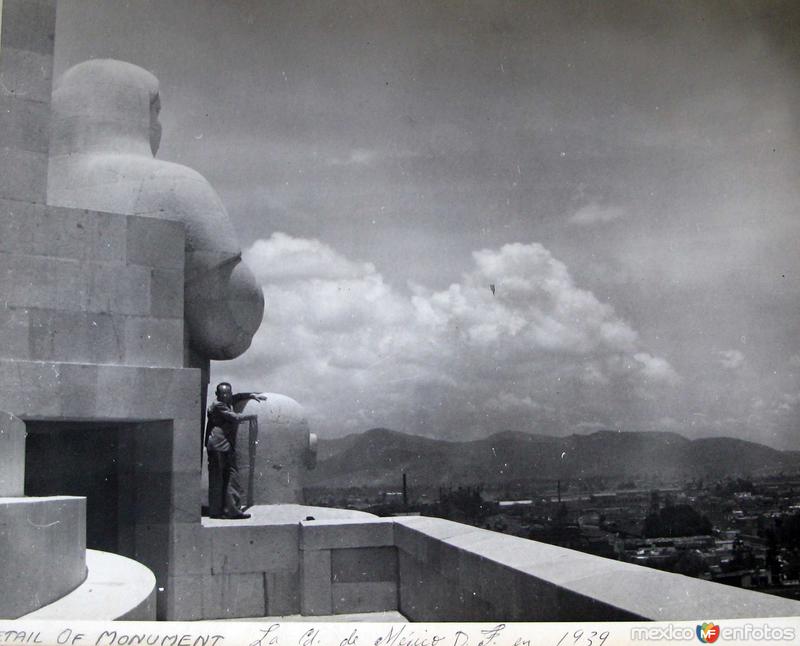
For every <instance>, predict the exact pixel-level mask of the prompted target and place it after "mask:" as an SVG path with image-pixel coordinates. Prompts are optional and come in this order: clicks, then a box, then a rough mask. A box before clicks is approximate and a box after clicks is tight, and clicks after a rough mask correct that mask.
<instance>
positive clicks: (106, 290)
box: [0, 50, 184, 367]
mask: <svg viewBox="0 0 800 646" xmlns="http://www.w3.org/2000/svg"><path fill="white" fill-rule="evenodd" d="M3 51H4V52H5V50H3ZM183 238H184V233H183V227H182V226H181V225H180V224H178V223H176V222H168V221H163V220H156V219H153V218H144V217H136V216H124V215H115V214H109V213H98V212H94V211H83V210H77V209H66V208H59V207H53V206H45V205H41V204H33V203H26V202H20V201H15V200H7V199H6V200H4V199H0V293H2V294H3V300H2V302H0V327H2V329H3V330H4V342H3V344H2V345H0V358H7V359H22V360H31V361H64V362H75V363H93V364H124V365H134V366H149V367H181V366H182V365H183V352H184V339H183V332H184V330H183V263H184V255H183V248H184V241H183Z"/></svg>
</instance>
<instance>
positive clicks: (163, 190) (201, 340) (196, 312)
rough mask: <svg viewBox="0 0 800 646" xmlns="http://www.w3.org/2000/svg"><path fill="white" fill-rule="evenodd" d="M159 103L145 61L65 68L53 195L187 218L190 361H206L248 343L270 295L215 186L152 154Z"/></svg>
mask: <svg viewBox="0 0 800 646" xmlns="http://www.w3.org/2000/svg"><path fill="white" fill-rule="evenodd" d="M159 110H160V97H159V92H158V80H157V79H156V77H155V76H153V75H152V74H150V73H149V72H147V71H146V70H144V69H142V68H140V67H137V66H135V65H131V64H130V63H124V62H121V61H115V60H91V61H86V62H84V63H80V64H78V65H76V66H74V67H72V68H71V69H69V70H67V71H66V72H65V73H64V74H63V76H62V77H61V78H60V79H59V80H58V81H57V83H56V85H55V89H54V92H53V100H52V134H51V140H50V165H49V168H48V184H47V201H48V203H50V204H53V205H59V206H68V207H73V208H84V209H93V210H97V211H108V212H114V213H124V214H127V215H143V216H150V217H155V218H163V219H169V220H177V221H179V222H181V223H182V224H183V225H184V227H185V230H186V267H185V279H184V280H185V282H184V321H185V326H186V336H187V339H188V350H189V352H188V353H187V357H186V362H185V363H186V365H192V366H196V367H201V368H206V369H207V363H208V360H211V359H214V360H222V359H232V358H234V357H237V356H239V355H240V354H242V353H243V352H244V351H245V350H246V349H247V348H248V347H249V345H250V341H251V339H252V337H253V335H254V334H255V332H256V330H257V329H258V327H259V325H260V323H261V319H262V316H263V311H264V299H263V295H262V293H261V290H260V289H259V288H258V286H257V284H256V282H255V279H254V277H253V275H252V273H251V272H250V270H249V269H248V268H247V266H246V265H245V264H244V263H243V262H242V259H241V249H240V247H239V243H238V241H237V239H236V235H235V232H234V230H233V226H232V224H231V221H230V219H229V217H228V214H227V212H226V211H225V207H224V206H223V204H222V202H221V201H220V199H219V197H218V196H217V194H216V192H215V191H214V189H213V188H212V187H211V185H210V184H209V183H208V182H207V181H206V179H205V178H204V177H203V176H202V175H200V174H199V173H197V172H196V171H194V170H192V169H191V168H187V167H186V166H182V165H180V164H174V163H170V162H165V161H161V160H157V159H155V158H154V155H155V154H156V152H157V150H158V146H159V142H160V139H161V125H160V123H159V121H158V113H159Z"/></svg>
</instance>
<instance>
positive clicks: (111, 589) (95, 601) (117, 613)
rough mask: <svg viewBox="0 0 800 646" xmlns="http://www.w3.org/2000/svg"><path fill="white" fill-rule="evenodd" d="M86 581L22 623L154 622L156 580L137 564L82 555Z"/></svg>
mask: <svg viewBox="0 0 800 646" xmlns="http://www.w3.org/2000/svg"><path fill="white" fill-rule="evenodd" d="M86 566H87V571H88V574H87V576H86V580H85V581H84V582H83V583H82V584H81V585H79V586H78V587H77V588H75V590H73V591H72V592H70V593H69V594H67V595H66V596H64V597H62V598H61V599H58V600H57V601H55V602H53V603H51V604H49V605H47V606H44V607H43V608H40V609H39V610H36V611H34V612H31V613H29V614H27V615H25V616H24V617H22V618H23V619H36V620H40V619H70V620H81V619H91V620H94V621H98V620H116V619H119V620H126V621H154V620H155V618H156V596H155V594H156V577H155V576H154V575H153V573H152V572H151V571H150V570H149V569H147V568H146V567H145V566H144V565H142V564H141V563H137V562H136V561H134V560H132V559H129V558H125V557H124V556H119V555H117V554H110V553H108V552H100V551H97V550H87V551H86Z"/></svg>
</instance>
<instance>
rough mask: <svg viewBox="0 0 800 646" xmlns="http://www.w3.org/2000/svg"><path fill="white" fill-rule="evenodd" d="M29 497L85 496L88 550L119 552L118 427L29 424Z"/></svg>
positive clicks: (27, 492)
mask: <svg viewBox="0 0 800 646" xmlns="http://www.w3.org/2000/svg"><path fill="white" fill-rule="evenodd" d="M27 430H28V437H27V439H26V443H25V494H26V495H28V496H83V497H85V498H86V547H88V548H90V549H96V550H103V551H105V552H115V553H119V550H120V536H119V533H120V517H119V516H120V505H119V502H120V501H119V494H120V488H121V487H120V485H121V484H122V483H120V468H119V467H120V459H119V447H120V429H119V428H118V427H117V428H115V427H107V426H101V425H98V424H80V425H78V424H76V425H73V424H68V423H43V422H39V423H36V422H33V423H31V422H29V423H28V424H27Z"/></svg>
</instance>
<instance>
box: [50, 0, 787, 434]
mask: <svg viewBox="0 0 800 646" xmlns="http://www.w3.org/2000/svg"><path fill="white" fill-rule="evenodd" d="M799 30H800V5H797V4H796V3H793V2H789V1H787V2H769V1H759V2H739V3H737V2H729V1H727V0H726V1H725V2H692V3H689V2H676V3H661V2H650V3H646V2H638V1H637V2H602V3H600V2H581V3H572V2H564V1H561V0H559V1H558V2H555V1H554V2H519V3H517V2H506V1H502V0H495V1H491V2H461V1H459V2H448V1H438V2H418V1H404V2H366V1H362V2H352V1H341V2H336V3H332V2H325V1H319V2H307V1H304V0H303V1H299V2H298V1H297V0H292V1H270V2H263V1H256V0H250V1H237V2H232V1H231V2H221V1H219V0H170V2H160V1H158V0H136V1H135V2H134V1H133V0H131V1H129V2H121V1H120V2H116V1H111V0H59V17H58V37H57V42H56V66H57V72H58V71H63V70H64V69H66V68H67V67H69V66H70V65H72V64H74V63H76V62H79V61H81V60H84V59H87V58H94V57H113V58H120V59H123V60H127V61H130V62H133V63H136V64H138V65H141V66H143V67H145V68H147V69H149V70H151V71H152V72H154V73H155V74H156V75H157V76H158V77H159V79H160V81H161V86H162V87H161V97H162V105H163V110H162V122H163V124H164V138H163V143H162V148H161V151H160V152H159V157H161V158H163V159H167V160H171V161H177V162H181V163H184V164H187V165H189V166H192V167H194V168H195V169H197V170H199V171H200V172H201V173H203V174H204V175H205V176H206V177H207V178H208V179H209V181H210V182H211V183H212V184H213V185H214V187H215V188H216V189H217V191H218V192H219V193H220V195H221V197H222V199H223V201H224V202H225V204H226V206H227V208H228V210H229V213H230V216H231V218H232V219H233V221H234V222H235V223H236V225H237V227H238V230H239V232H240V235H241V241H242V246H243V248H244V249H245V256H246V258H247V260H248V261H249V262H250V264H251V265H252V266H253V268H254V270H255V272H256V274H257V275H258V278H259V280H260V281H261V283H262V285H263V288H264V293H265V296H266V301H267V312H266V317H265V320H264V324H263V326H262V328H261V330H260V331H259V333H258V335H257V337H256V338H255V340H254V342H253V346H252V347H251V349H250V350H249V351H248V352H247V353H246V354H245V355H244V356H242V357H241V358H239V359H237V360H235V361H233V362H227V363H216V364H214V366H213V376H212V379H213V380H217V379H220V378H228V379H230V380H231V381H233V382H234V385H235V386H236V387H237V388H240V389H243V390H244V389H255V390H267V391H274V392H282V393H285V394H287V395H289V396H291V397H294V398H295V399H297V400H298V401H300V402H301V403H302V404H303V405H304V406H305V407H306V409H307V411H308V413H309V415H310V417H311V420H312V424H313V425H314V427H315V430H316V431H317V432H318V433H319V434H320V435H321V436H323V437H332V436H336V435H342V434H345V433H349V432H354V431H361V430H365V429H367V428H370V427H374V426H387V427H390V428H395V429H398V430H404V431H408V432H414V433H420V434H425V435H431V436H439V437H446V438H457V437H479V436H482V435H486V434H489V433H493V432H497V431H500V430H505V429H515V430H522V431H530V432H539V433H548V434H560V435H567V434H570V433H575V432H578V433H582V432H589V431H591V430H594V429H598V428H612V429H617V428H619V429H625V430H673V431H678V432H680V433H683V434H684V435H686V436H688V437H702V436H709V435H729V436H735V437H742V438H748V439H754V440H757V441H761V442H764V443H767V444H770V445H772V446H776V447H779V448H795V449H800V254H798V246H799V245H800V218H798V215H800V182H799V181H798V180H799V179H800V178H799V177H798V170H799V169H800V165H799V164H798V161H800V159H798V157H800V147H799V146H798V143H800V141H799V140H800V136H799V134H800V133H799V132H798V115H799V114H800V102H799V101H798V99H800V41H798V39H797V37H796V34H797V33H798V32H799ZM492 285H493V286H494V291H492V289H491V287H490V286H492Z"/></svg>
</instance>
